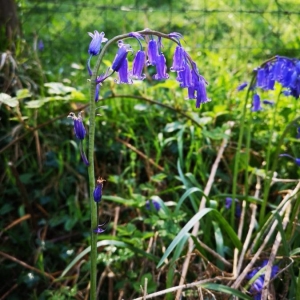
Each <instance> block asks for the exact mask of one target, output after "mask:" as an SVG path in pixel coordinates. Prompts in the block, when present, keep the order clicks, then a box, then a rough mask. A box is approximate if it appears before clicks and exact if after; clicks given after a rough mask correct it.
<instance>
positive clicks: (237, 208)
mask: <svg viewBox="0 0 300 300" xmlns="http://www.w3.org/2000/svg"><path fill="white" fill-rule="evenodd" d="M235 203H236V206H235V216H236V217H237V218H239V217H240V216H241V213H242V210H241V205H240V203H239V201H238V200H237V199H235ZM231 205H232V198H230V197H226V198H225V208H226V209H229V208H230V207H231Z"/></svg>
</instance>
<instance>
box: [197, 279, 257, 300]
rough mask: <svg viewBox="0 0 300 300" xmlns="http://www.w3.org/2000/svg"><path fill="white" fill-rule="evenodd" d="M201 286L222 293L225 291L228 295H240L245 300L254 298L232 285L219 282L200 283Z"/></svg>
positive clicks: (239, 297)
mask: <svg viewBox="0 0 300 300" xmlns="http://www.w3.org/2000/svg"><path fill="white" fill-rule="evenodd" d="M200 286H201V287H202V288H204V289H208V290H213V291H217V292H220V293H225V294H228V295H232V296H236V297H238V299H245V300H252V299H253V298H252V297H249V296H248V295H246V294H244V293H242V292H240V291H238V290H235V289H233V288H231V287H228V286H226V285H222V284H217V283H203V284H200Z"/></svg>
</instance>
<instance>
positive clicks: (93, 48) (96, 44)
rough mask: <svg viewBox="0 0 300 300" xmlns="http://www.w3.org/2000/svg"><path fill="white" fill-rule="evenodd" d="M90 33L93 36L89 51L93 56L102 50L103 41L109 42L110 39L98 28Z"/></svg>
mask: <svg viewBox="0 0 300 300" xmlns="http://www.w3.org/2000/svg"><path fill="white" fill-rule="evenodd" d="M88 34H89V36H90V37H91V38H92V41H91V43H90V46H89V50H88V53H89V54H90V55H92V56H95V55H98V54H99V53H100V50H101V43H105V42H107V41H108V39H107V38H105V37H104V35H105V33H104V32H101V33H99V32H98V31H97V30H95V31H94V34H93V33H91V32H89V33H88Z"/></svg>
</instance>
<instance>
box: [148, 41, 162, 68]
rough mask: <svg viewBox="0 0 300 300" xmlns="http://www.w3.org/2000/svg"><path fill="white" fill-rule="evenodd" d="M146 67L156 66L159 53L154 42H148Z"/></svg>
mask: <svg viewBox="0 0 300 300" xmlns="http://www.w3.org/2000/svg"><path fill="white" fill-rule="evenodd" d="M147 55H148V61H147V64H148V65H152V66H155V65H156V64H157V60H158V56H159V52H158V45H157V42H156V40H150V41H149V43H148V52H147Z"/></svg>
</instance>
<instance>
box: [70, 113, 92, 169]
mask: <svg viewBox="0 0 300 300" xmlns="http://www.w3.org/2000/svg"><path fill="white" fill-rule="evenodd" d="M82 113H83V112H80V113H78V117H76V115H75V114H74V113H73V112H70V113H69V115H68V118H72V119H73V122H74V132H75V135H76V137H77V138H78V139H79V140H80V156H81V158H82V160H83V162H84V163H85V165H87V166H89V165H90V163H89V161H88V159H87V157H86V155H85V153H84V150H83V144H82V140H83V139H84V138H85V135H86V131H85V128H84V125H83V122H82V116H81V114H82Z"/></svg>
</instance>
